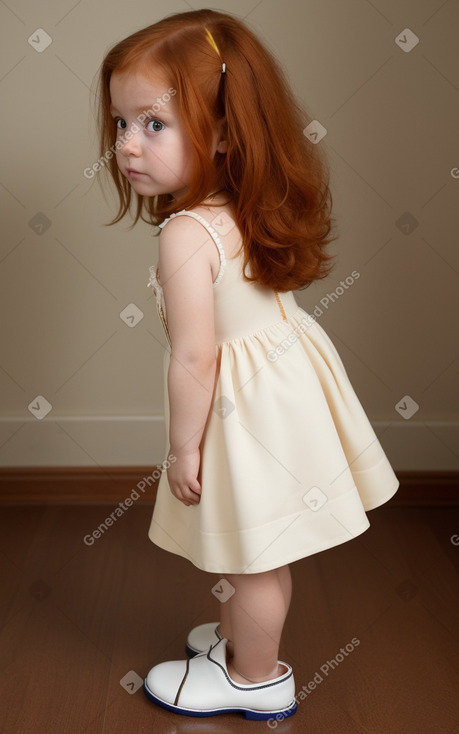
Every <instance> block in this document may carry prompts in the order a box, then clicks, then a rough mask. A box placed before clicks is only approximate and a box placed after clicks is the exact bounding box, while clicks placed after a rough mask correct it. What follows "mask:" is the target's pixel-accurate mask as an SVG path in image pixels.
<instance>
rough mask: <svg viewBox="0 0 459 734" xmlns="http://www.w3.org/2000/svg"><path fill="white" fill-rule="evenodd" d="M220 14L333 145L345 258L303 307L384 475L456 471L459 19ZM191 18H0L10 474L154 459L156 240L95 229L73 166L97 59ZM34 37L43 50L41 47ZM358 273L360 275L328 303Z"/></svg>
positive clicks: (132, 9) (346, 1)
mask: <svg viewBox="0 0 459 734" xmlns="http://www.w3.org/2000/svg"><path fill="white" fill-rule="evenodd" d="M8 7H9V8H11V10H10V9H8ZM193 7H195V8H197V7H206V4H205V3H203V4H201V3H194V5H193ZM212 7H214V8H216V9H223V10H225V9H226V10H229V11H231V12H234V13H236V14H238V15H239V16H240V17H243V18H246V20H247V22H248V23H249V24H250V26H251V27H252V28H253V29H254V30H255V31H256V32H258V33H259V34H260V36H261V37H262V39H264V40H265V42H266V43H267V44H268V45H269V46H270V48H271V49H272V50H274V52H275V53H276V55H277V56H278V58H279V59H280V61H281V62H282V64H283V65H284V66H285V68H286V71H287V74H288V77H289V79H290V81H291V83H292V85H293V87H294V90H295V92H296V93H297V95H298V96H299V97H300V99H301V100H302V101H303V103H305V105H306V107H307V108H308V110H309V111H310V112H311V113H312V115H313V116H314V117H315V118H316V119H317V120H319V121H320V123H321V124H322V125H323V126H324V127H325V128H326V130H327V135H326V136H325V138H323V141H322V143H319V145H320V144H322V145H326V146H327V149H328V151H329V154H330V161H331V167H332V177H333V179H332V189H333V194H334V200H335V217H336V218H337V219H338V225H339V231H340V234H341V236H340V239H339V240H338V241H337V242H335V243H334V244H333V246H332V251H333V252H338V253H339V257H338V259H337V265H336V267H335V270H334V272H333V274H332V275H331V276H330V277H329V278H328V279H327V280H326V281H320V282H318V283H316V284H314V285H313V286H311V287H310V288H309V289H307V290H306V291H303V292H300V293H299V294H298V300H299V302H300V304H301V305H302V306H303V307H304V308H305V309H306V310H307V311H309V312H312V311H313V310H314V308H315V307H316V306H317V305H319V307H320V308H322V310H323V314H322V315H321V316H320V318H319V323H320V324H321V326H323V328H325V330H326V331H327V333H328V334H329V336H330V337H331V339H332V340H333V342H334V343H335V345H336V347H337V349H338V351H339V353H340V355H341V357H342V360H343V362H344V364H345V366H346V369H347V371H348V374H349V377H350V378H351V381H352V383H353V385H354V387H355V389H356V392H357V394H358V395H359V397H360V399H361V401H362V404H363V406H364V408H365V410H366V411H367V413H368V415H369V417H370V419H371V421H372V423H373V426H374V427H375V430H376V432H377V434H378V435H379V436H380V437H381V443H382V444H383V446H384V448H385V450H386V451H387V453H388V456H389V458H390V460H391V461H392V463H393V465H394V468H395V469H396V470H397V469H398V470H400V469H427V470H428V469H432V470H433V469H458V468H459V450H458V447H459V440H458V434H459V432H458V390H457V384H458V364H459V360H458V352H459V344H458V329H457V318H458V309H457V305H458V291H459V289H458V286H459V248H458V203H459V199H458V195H459V157H458V156H459V149H458V146H457V139H458V130H459V105H458V100H459V96H458V92H459V63H458V55H457V28H458V25H459V4H458V3H457V2H454V0H450V1H449V2H443V0H402V2H400V1H399V0H373V1H372V2H371V3H370V2H364V1H362V0H342V1H341V0H308V1H307V2H301V1H300V0H276V1H275V0H262V2H259V0H251V1H250V2H247V1H245V0H244V1H243V0H236V1H235V2H220V3H218V2H216V3H215V4H214V5H212ZM184 9H185V5H184V4H183V3H182V2H159V1H155V0H148V1H147V0H136V1H135V2H132V3H126V2H120V0H110V2H108V0H106V1H104V2H92V3H89V2H86V0H84V1H83V2H80V3H76V4H75V2H74V0H66V1H65V2H62V0H61V1H60V2H57V0H48V1H47V2H45V3H43V2H41V3H36V2H32V1H31V0H15V1H14V0H10V2H9V3H6V4H5V3H2V4H0V22H1V24H2V29H3V39H2V46H3V54H2V72H1V74H2V77H3V78H2V80H1V84H0V92H1V94H2V98H3V118H2V122H3V134H2V138H1V143H2V146H3V152H2V167H1V169H2V170H1V174H0V182H1V184H2V186H1V187H0V198H1V203H2V210H3V227H2V233H3V237H2V244H1V253H0V261H1V262H0V292H1V314H2V344H1V356H0V366H1V369H0V387H1V393H2V397H1V401H2V410H1V415H2V418H1V420H0V464H1V465H3V466H15V465H16V466H20V465H23V466H26V465H29V466H33V465H61V466H63V465H94V466H97V465H102V466H105V465H121V464H124V465H128V464H134V465H138V464H141V465H150V464H151V465H152V464H154V463H156V462H158V461H161V460H162V458H163V450H164V443H165V436H164V430H163V420H162V406H163V403H162V395H163V392H162V390H163V383H162V359H163V349H164V338H163V335H162V330H161V327H160V324H159V321H158V319H157V316H156V312H155V308H154V300H153V297H152V294H151V289H147V288H146V284H147V281H148V267H149V265H150V264H153V263H154V262H155V261H156V258H157V243H156V239H155V238H154V237H153V234H152V231H150V228H148V227H147V225H145V224H142V225H138V226H137V228H136V229H135V230H133V231H131V232H129V231H128V229H127V226H128V222H127V221H126V223H125V224H123V225H117V226H116V227H111V228H106V227H104V226H103V223H104V222H107V221H108V220H109V219H110V217H111V212H112V210H113V203H112V202H110V200H108V201H107V202H106V201H105V200H104V198H103V197H102V195H101V193H100V189H99V187H98V185H97V184H95V183H94V182H91V181H89V180H88V179H87V178H85V177H84V175H83V169H84V168H85V167H87V166H91V164H92V163H93V162H94V161H95V160H96V159H97V157H98V155H97V148H96V145H95V133H94V124H93V118H92V106H91V99H92V93H91V90H94V79H95V74H96V72H97V68H98V66H99V64H100V62H101V59H102V56H103V54H104V52H105V51H106V50H107V49H108V48H109V47H110V46H111V45H112V44H113V43H114V42H115V41H117V40H119V39H121V38H122V37H124V36H125V35H127V34H128V33H130V32H133V31H134V30H137V29H138V28H140V27H142V26H144V25H148V24H150V23H153V22H155V21H156V20H159V19H160V18H161V17H163V16H164V15H166V14H168V13H170V12H175V11H180V10H184ZM406 28H409V29H411V31H412V32H413V33H414V34H416V36H418V38H419V43H418V44H417V45H416V46H415V47H413V48H412V50H411V51H409V53H406V52H404V51H403V50H401V48H400V47H399V46H398V45H397V44H396V42H395V38H396V37H397V36H399V34H400V33H401V32H402V31H403V30H404V29H406ZM37 29H43V30H44V31H46V33H47V34H48V35H49V36H50V37H51V39H52V42H51V43H50V45H49V46H48V47H47V48H46V49H45V50H43V51H41V52H38V51H37V47H38V46H39V45H40V44H42V43H43V39H44V34H43V31H42V30H40V31H38V33H36V31H37ZM29 37H30V38H31V41H30V42H28V39H29ZM279 125H280V126H281V125H282V120H279ZM405 213H408V215H406V214H405ZM43 215H44V216H45V217H46V218H47V220H49V222H50V225H49V227H48V228H47V229H46V228H45V227H43V231H42V232H41V233H39V232H38V230H39V229H40V219H38V220H34V217H37V216H38V217H42V216H43ZM404 216H408V218H410V219H411V220H416V223H417V224H416V227H415V228H414V229H413V230H412V231H411V233H410V234H406V233H404V232H403V231H402V229H401V228H400V226H399V225H397V222H398V221H399V220H400V218H402V217H404ZM31 220H32V224H31ZM33 221H35V222H37V221H38V226H37V225H36V226H35V227H34V226H33ZM353 270H357V271H358V272H359V273H360V277H359V278H358V279H357V280H355V282H354V284H353V285H352V286H350V287H349V288H348V289H347V290H345V291H344V293H342V295H340V296H339V297H338V298H337V300H335V302H331V299H330V302H329V304H328V307H327V308H325V307H324V306H323V303H324V301H323V299H326V298H328V297H329V294H333V292H335V290H336V287H337V286H338V285H339V281H340V280H344V279H345V278H346V277H347V276H348V275H350V273H352V271H353ZM321 301H322V304H321ZM131 303H134V304H135V305H136V306H137V308H138V309H140V310H141V311H142V312H143V314H144V317H143V319H142V320H141V321H140V322H139V323H138V324H137V325H136V326H135V327H133V328H130V327H129V326H127V325H126V323H124V321H123V320H122V319H121V318H120V313H121V312H122V311H123V309H124V308H125V307H126V306H127V305H128V304H131ZM406 395H409V396H410V397H411V398H412V399H413V400H414V401H415V402H416V403H417V404H418V405H419V410H418V411H417V412H416V413H414V414H413V416H412V417H411V418H409V419H405V418H403V417H402V416H401V415H400V414H399V412H398V411H397V410H396V408H395V406H396V404H397V403H399V401H400V400H401V399H402V398H403V397H404V396H406ZM37 396H43V397H44V398H46V400H47V401H48V402H49V403H50V404H51V406H52V409H51V410H50V412H49V413H48V414H47V415H46V416H45V417H44V418H42V419H41V420H38V419H37V417H36V410H35V413H34V408H33V407H32V409H31V410H29V408H28V406H29V405H30V404H32V406H33V405H35V406H36V405H37V401H36V398H37ZM38 402H39V403H40V404H41V406H43V405H44V402H43V399H42V398H38Z"/></svg>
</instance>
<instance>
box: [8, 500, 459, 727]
mask: <svg viewBox="0 0 459 734" xmlns="http://www.w3.org/2000/svg"><path fill="white" fill-rule="evenodd" d="M110 511H112V508H108V507H107V506H97V505H96V506H94V505H92V506H65V507H60V506H52V505H48V506H28V507H3V508H1V520H0V574H1V579H2V584H1V586H2V596H1V607H0V618H1V632H0V663H1V670H2V676H1V680H2V683H1V690H0V701H1V709H2V714H1V717H0V719H1V720H2V723H0V730H1V731H2V732H5V734H29V733H30V734H32V733H33V734H67V733H68V734H80V733H81V734H117V733H118V732H119V733H120V734H126V733H128V734H131V733H132V734H134V733H135V734H140V733H142V732H149V733H154V734H176V733H177V734H180V733H181V732H195V733H196V734H204V733H205V732H212V733H213V732H218V733H221V732H223V733H226V732H228V733H229V732H251V733H252V734H253V733H254V732H267V731H269V730H270V728H271V729H273V728H277V729H278V731H279V732H282V734H283V733H284V732H304V733H310V734H321V733H322V732H323V733H326V734H347V732H349V734H351V733H352V734H360V733H362V734H363V733H364V732H365V733H368V732H369V733H370V734H402V733H403V734H453V732H455V733H457V732H459V696H458V690H459V675H458V658H459V655H458V653H459V623H458V609H459V604H458V598H459V593H458V578H457V565H458V559H459V545H456V544H455V543H454V542H452V541H451V538H452V537H453V540H457V541H459V537H458V534H459V513H458V510H457V508H435V509H434V508H418V509H413V508H400V507H391V506H390V504H389V505H386V506H384V507H381V508H379V509H377V510H374V511H372V512H371V513H369V519H370V522H371V528H370V529H369V530H367V531H366V532H365V533H364V534H363V535H361V536H359V537H358V538H355V539H354V540H352V541H350V542H348V543H345V544H344V545H341V546H338V547H336V548H333V549H331V550H328V551H326V552H324V553H321V554H318V555H316V556H312V557H310V558H306V559H302V560H300V561H297V562H296V563H293V564H292V565H291V570H292V576H293V582H294V591H293V599H292V605H291V608H290V612H289V615H288V618H287V622H286V626H285V630H284V638H283V642H282V647H281V654H280V658H281V659H282V660H285V661H288V662H289V663H290V664H291V665H292V666H293V670H294V675H295V683H296V691H297V692H299V691H301V690H303V691H308V693H307V695H306V697H305V698H304V700H302V701H301V702H300V703H299V706H298V710H297V713H296V714H295V716H293V717H292V718H290V719H287V720H285V721H283V722H281V723H279V724H278V726H277V727H275V726H274V725H272V726H271V727H269V726H268V725H267V723H266V722H249V721H246V720H245V718H244V717H243V716H242V715H238V714H227V715H223V716H218V717H211V718H207V719H194V718H190V717H186V716H177V715H175V714H172V713H169V712H167V711H164V710H163V709H160V708H158V707H157V706H155V705H154V704H152V703H151V702H150V701H149V700H148V699H147V698H146V697H145V695H144V693H143V691H142V688H140V689H139V690H135V689H136V686H137V685H138V684H139V682H140V680H141V679H142V678H143V676H144V675H145V674H146V673H147V671H148V670H149V668H150V667H151V666H152V665H154V664H156V663H158V662H161V661H163V660H171V659H179V658H184V657H185V655H184V642H185V639H186V635H187V631H188V630H189V629H190V628H191V627H193V626H195V625H196V624H201V623H203V622H208V621H212V620H213V619H218V602H217V600H216V599H215V598H214V596H213V594H212V593H211V588H212V586H213V585H214V584H215V583H216V581H217V580H218V578H219V577H218V576H214V575H211V574H206V573H203V572H201V571H199V570H198V569H196V568H195V567H194V566H192V565H191V564H190V563H189V562H188V561H186V560H184V559H182V558H179V557H177V556H174V555H171V554H168V553H166V552H165V551H163V550H161V549H159V548H157V547H156V546H154V545H153V544H152V543H151V542H150V541H149V540H148V538H147V530H148V525H149V521H150V516H151V511H152V508H151V506H148V505H143V506H138V507H136V506H133V507H131V508H130V509H129V510H128V511H127V512H126V513H125V514H124V515H123V517H120V518H119V519H118V520H117V522H116V523H115V524H114V525H113V526H112V527H111V528H109V529H108V530H107V532H106V533H104V534H103V536H102V537H101V538H100V539H98V540H96V541H95V543H94V544H93V545H92V546H88V545H85V543H84V541H83V538H84V536H85V535H87V534H89V533H91V532H92V531H93V530H94V529H95V528H96V527H97V526H98V525H99V524H100V523H101V522H102V521H103V520H104V519H105V517H106V516H107V514H109V512H110ZM354 638H355V639H354ZM353 640H354V642H352V641H353ZM357 641H358V644H357ZM346 645H347V646H348V648H347V652H348V654H347V655H343V654H342V653H340V649H341V648H344V649H345V650H346ZM123 680H124V687H123V685H122V684H120V681H123ZM310 681H313V682H314V681H315V682H316V687H315V688H313V686H311V687H310V689H309V688H308V684H309V682H310Z"/></svg>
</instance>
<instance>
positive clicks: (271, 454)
mask: <svg viewBox="0 0 459 734" xmlns="http://www.w3.org/2000/svg"><path fill="white" fill-rule="evenodd" d="M180 215H183V216H191V217H194V218H195V219H196V220H197V221H199V222H200V223H201V224H202V225H203V227H205V228H206V229H207V231H208V232H209V235H210V236H211V237H212V238H213V240H214V242H215V245H216V247H217V248H218V252H219V254H220V271H219V273H218V276H217V278H216V280H215V282H214V284H213V285H214V311H215V341H216V347H215V348H216V356H217V378H216V383H215V392H214V395H213V400H212V407H211V409H210V411H209V415H208V419H207V423H206V427H205V430H204V434H203V438H202V441H201V468H200V477H199V479H200V482H201V488H202V494H201V500H200V503H199V504H198V505H192V506H190V507H186V506H185V505H184V504H183V503H182V502H180V501H179V500H177V499H176V498H175V497H174V496H173V495H172V493H171V491H170V489H169V484H168V480H167V473H166V471H163V473H162V475H161V479H160V481H159V486H158V493H157V498H156V504H155V507H154V511H153V517H152V521H151V526H150V530H149V538H150V539H151V540H152V541H153V542H154V543H155V544H156V545H158V546H160V547H161V548H164V549H165V550H168V551H170V552H172V553H176V554H178V555H181V556H184V557H185V558H187V559H188V560H190V561H191V562H192V563H193V564H194V565H195V566H197V567H198V568H200V569H202V570H204V571H209V572H212V573H219V574H224V573H228V574H229V573H260V572H262V571H268V570H270V569H273V568H277V567H279V566H283V565H284V564H287V563H291V562H293V561H296V560H298V559H300V558H303V557H305V556H309V555H311V554H313V553H319V552H320V551H323V550H326V549H327V548H331V547H333V546H335V545H338V544H339V543H344V542H346V541H348V540H351V539H352V538H355V537H356V536H357V535H360V533H363V532H364V531H365V530H366V529H367V528H368V527H369V522H368V518H367V516H366V514H365V512H366V511H367V510H371V509H373V508H375V507H378V505H381V504H383V503H384V502H387V501H388V500H389V499H390V498H391V497H392V496H393V495H394V494H395V492H396V491H397V488H398V486H399V482H398V479H397V477H396V475H395V473H394V471H393V469H392V467H391V465H390V463H389V461H388V459H387V457H386V455H385V453H384V451H383V449H382V447H381V444H380V443H379V440H378V438H377V436H376V434H375V432H374V430H373V428H372V426H371V424H370V422H369V419H368V417H367V415H366V413H365V411H364V409H363V407H362V405H361V404H360V402H359V400H358V398H357V396H356V394H355V392H354V390H353V388H352V385H351V383H350V381H349V378H348V376H347V373H346V370H345V368H344V365H343V363H342V361H341V359H340V357H339V354H338V352H337V350H336V348H335V346H334V345H333V343H332V342H331V340H330V338H329V337H328V336H327V334H326V333H325V331H324V330H323V328H322V327H321V326H320V325H319V324H318V323H317V321H315V319H314V317H313V316H310V315H309V314H307V313H306V311H304V310H303V309H302V308H301V307H299V306H298V304H297V302H296V300H295V297H294V294H293V292H289V293H277V292H275V291H273V290H271V289H270V288H267V287H265V286H260V285H258V284H254V283H249V282H247V281H245V280H244V279H243V277H242V253H241V255H240V256H238V257H236V258H235V259H227V258H226V257H225V250H224V248H223V245H222V242H221V239H220V236H219V233H218V232H217V230H216V229H215V228H214V227H212V226H211V225H210V224H209V222H208V221H207V220H205V219H203V218H202V217H201V216H200V215H199V214H197V213H196V212H193V211H187V210H182V211H180V212H178V213H177V214H173V215H172V216H171V217H169V218H168V219H166V220H165V221H164V222H162V224H161V225H160V227H164V226H165V225H166V224H167V222H168V221H169V219H172V218H173V217H175V216H180ZM212 221H214V222H216V221H217V218H214V219H213V220H212ZM157 276H158V273H157V268H156V266H152V267H151V268H150V281H149V283H148V285H149V286H152V287H153V290H154V292H155V295H156V303H157V309H158V313H159V316H160V318H161V321H162V323H163V326H164V330H165V334H166V337H167V339H168V345H169V347H168V348H167V349H166V351H165V355H164V406H165V422H166V431H167V433H166V435H167V436H169V403H168V393H167V371H168V367H169V360H170V339H169V334H168V330H167V318H166V311H165V303H164V297H163V292H162V289H161V285H160V283H159V281H158V277H157ZM168 446H169V444H168V443H167V444H166V456H167V451H168Z"/></svg>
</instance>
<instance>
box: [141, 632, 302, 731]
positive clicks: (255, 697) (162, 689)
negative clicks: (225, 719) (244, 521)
mask: <svg viewBox="0 0 459 734" xmlns="http://www.w3.org/2000/svg"><path fill="white" fill-rule="evenodd" d="M226 643H227V640H226V638H224V637H222V638H221V640H219V641H218V642H217V643H215V645H213V646H212V647H211V648H210V649H209V650H208V651H207V653H200V654H198V655H196V656H195V657H193V658H192V659H191V660H172V661H169V662H167V663H160V664H159V665H155V666H154V667H153V668H152V669H151V670H150V672H149V673H148V675H147V677H146V679H145V683H144V689H145V693H146V694H147V696H148V698H150V699H151V700H152V701H154V702H155V703H157V704H158V705H159V706H162V707H163V708H165V709H168V710H169V711H174V712H175V713H177V714H185V715H188V716H213V715H215V714H227V713H231V712H240V713H244V714H245V718H246V719H255V720H267V719H273V720H274V721H276V722H277V721H279V720H281V719H284V718H287V716H292V714H294V713H295V711H296V708H297V704H296V700H295V681H294V678H293V670H292V668H291V667H290V665H288V664H287V663H284V662H282V661H280V660H279V664H280V665H283V666H284V667H285V668H286V672H285V673H283V674H282V675H280V676H279V677H278V678H273V679H272V680H268V681H263V682H262V683H250V684H248V685H242V684H241V683H235V682H234V681H233V680H231V678H230V677H229V674H228V670H227V667H226Z"/></svg>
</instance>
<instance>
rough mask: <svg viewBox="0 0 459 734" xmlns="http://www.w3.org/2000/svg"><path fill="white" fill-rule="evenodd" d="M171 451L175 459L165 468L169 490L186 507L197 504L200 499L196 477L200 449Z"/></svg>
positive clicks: (199, 489) (199, 488) (199, 462)
mask: <svg viewBox="0 0 459 734" xmlns="http://www.w3.org/2000/svg"><path fill="white" fill-rule="evenodd" d="M173 453H174V456H175V457H176V461H175V462H174V463H173V464H172V465H171V466H170V467H169V469H167V479H168V481H169V487H170V489H171V492H172V494H173V495H174V497H176V498H177V499H178V500H180V502H183V504H184V505H186V507H189V506H190V505H198V504H199V501H200V499H201V485H200V483H199V482H198V479H197V477H198V473H199V467H200V464H201V454H200V451H199V449H196V451H193V452H192V453H188V454H186V453H182V452H173Z"/></svg>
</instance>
